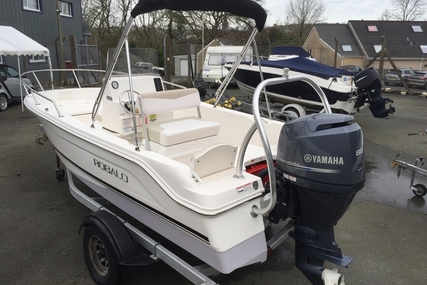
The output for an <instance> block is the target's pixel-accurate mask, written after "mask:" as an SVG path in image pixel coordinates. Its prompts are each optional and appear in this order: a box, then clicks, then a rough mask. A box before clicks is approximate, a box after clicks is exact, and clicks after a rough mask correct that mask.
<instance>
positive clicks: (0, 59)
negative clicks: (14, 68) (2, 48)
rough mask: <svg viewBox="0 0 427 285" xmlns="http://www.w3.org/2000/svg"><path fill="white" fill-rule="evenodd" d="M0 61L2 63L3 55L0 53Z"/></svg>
mask: <svg viewBox="0 0 427 285" xmlns="http://www.w3.org/2000/svg"><path fill="white" fill-rule="evenodd" d="M0 63H3V56H2V55H0Z"/></svg>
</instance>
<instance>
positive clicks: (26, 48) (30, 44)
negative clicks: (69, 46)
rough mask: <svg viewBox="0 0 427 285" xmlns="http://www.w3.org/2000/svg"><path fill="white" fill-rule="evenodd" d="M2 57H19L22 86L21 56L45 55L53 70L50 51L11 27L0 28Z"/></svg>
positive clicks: (0, 54)
mask: <svg viewBox="0 0 427 285" xmlns="http://www.w3.org/2000/svg"><path fill="white" fill-rule="evenodd" d="M2 55H11V56H18V70H19V80H20V82H21V85H22V78H21V63H20V60H19V57H20V56H21V55H24V56H25V55H44V56H45V57H47V58H48V62H49V67H50V69H52V63H51V61H50V52H49V50H48V49H47V48H46V47H44V46H42V45H41V44H39V43H38V42H36V41H35V40H33V39H31V38H30V37H28V36H26V35H25V34H23V33H21V32H20V31H18V30H17V29H15V28H13V27H10V26H0V56H2ZM51 78H52V73H51ZM52 80H53V79H52ZM22 98H23V94H22V88H21V99H22ZM21 101H22V100H21ZM21 104H22V111H24V103H23V102H22V103H21Z"/></svg>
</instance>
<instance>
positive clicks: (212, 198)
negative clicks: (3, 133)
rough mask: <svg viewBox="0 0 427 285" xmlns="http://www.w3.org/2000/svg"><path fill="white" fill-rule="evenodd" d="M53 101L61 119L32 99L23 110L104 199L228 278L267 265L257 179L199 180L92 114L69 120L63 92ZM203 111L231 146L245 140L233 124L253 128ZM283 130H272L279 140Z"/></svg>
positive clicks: (232, 116) (233, 115)
mask: <svg viewBox="0 0 427 285" xmlns="http://www.w3.org/2000/svg"><path fill="white" fill-rule="evenodd" d="M64 92H68V93H66V94H68V95H67V98H71V97H73V98H75V97H78V93H79V91H77V92H76V93H75V95H73V96H69V95H70V93H69V92H71V91H70V90H67V91H64ZM49 93H51V94H50V95H52V96H51V97H53V99H55V100H56V102H57V103H59V104H58V105H59V106H60V109H61V106H63V108H62V111H63V114H64V116H63V117H59V116H58V114H57V112H56V110H55V108H53V107H52V104H51V103H50V102H48V101H45V102H42V104H39V105H37V104H35V101H34V99H33V98H32V96H34V95H29V96H28V98H26V100H25V105H26V107H27V108H29V109H30V110H31V111H32V112H33V113H34V114H35V115H36V116H37V117H38V118H39V120H40V122H41V124H42V125H43V127H44V129H45V132H46V134H47V136H48V138H49V140H50V141H51V142H52V144H53V145H54V147H55V150H56V152H57V154H58V156H59V157H60V158H61V161H62V162H63V163H64V164H65V166H66V167H67V168H68V169H70V170H71V172H73V173H75V174H76V175H77V176H78V177H79V178H80V179H81V180H82V181H83V182H84V183H86V184H87V185H88V186H89V187H90V188H92V189H93V190H95V191H96V192H97V193H98V194H99V195H100V196H102V197H104V198H105V199H107V200H108V201H110V202H111V203H113V204H114V205H116V206H118V207H119V208H120V209H122V210H124V211H125V212H127V213H128V214H130V215H131V216H133V217H134V218H135V219H137V220H139V221H140V222H142V223H143V224H145V225H147V226H149V227H150V228H152V229H153V230H155V231H156V232H159V233H160V234H162V235H164V236H165V237H166V238H168V239H170V240H171V241H173V242H174V243H176V244H177V245H179V246H181V247H182V248H184V249H186V250H187V251H189V252H190V253H192V254H193V255H195V256H196V257H198V258H199V259H201V260H203V261H204V262H206V263H207V264H209V265H211V266H212V267H214V268H215V269H217V270H218V271H220V272H222V273H229V272H231V271H233V270H235V269H236V268H240V267H242V266H245V265H248V264H252V263H258V262H263V261H265V260H266V256H267V246H266V240H265V236H264V220H263V217H262V216H257V217H253V216H252V215H251V209H252V207H253V206H257V207H260V201H261V199H262V196H261V193H262V192H263V191H264V189H263V187H258V189H255V188H253V186H252V185H254V183H255V184H257V185H259V186H261V185H262V183H261V181H260V178H259V177H256V176H254V175H251V174H249V173H244V175H243V177H241V178H235V177H233V176H234V175H235V170H234V169H231V170H228V171H223V172H222V173H220V174H217V175H213V177H212V176H211V177H206V178H202V179H200V178H197V177H196V178H195V177H194V172H192V171H191V169H190V167H189V166H188V165H185V164H183V163H182V162H180V161H177V160H174V159H170V158H168V157H165V156H163V155H161V154H158V153H156V152H154V151H146V150H140V151H136V150H135V146H134V145H133V144H132V143H129V142H128V141H127V140H125V139H123V138H120V137H118V136H117V135H115V134H111V133H110V132H108V131H106V130H104V129H103V128H102V126H101V122H99V121H97V122H96V123H95V126H94V128H92V127H91V125H90V123H85V122H83V121H84V119H83V118H84V117H85V116H86V117H88V115H87V114H86V115H84V114H82V112H77V113H79V115H74V116H73V115H70V114H69V113H68V114H67V113H65V112H66V111H67V107H66V106H68V108H69V106H70V105H72V104H75V105H80V106H81V105H82V104H79V100H76V101H75V102H72V100H68V99H66V100H61V99H60V97H61V96H62V95H61V92H59V93H55V91H51V92H49V91H47V92H45V93H44V95H45V96H49ZM64 94H65V93H64ZM86 95H89V96H87V97H90V94H86ZM92 96H93V95H92ZM67 101H68V102H67ZM66 103H69V104H68V105H67V104H66ZM202 107H203V108H202V111H205V112H203V113H204V117H208V118H209V119H212V118H213V117H217V118H218V120H219V122H220V123H221V124H224V127H222V128H223V130H222V131H223V133H221V134H220V138H222V137H229V138H230V139H231V140H230V142H231V141H233V143H236V142H237V141H239V140H241V136H240V135H238V136H233V135H230V134H231V133H234V134H236V128H235V127H234V126H230V128H229V129H228V130H227V127H225V125H226V124H227V123H228V124H229V122H230V121H234V122H236V123H238V122H240V126H241V130H240V131H242V132H245V131H246V130H245V128H247V127H248V126H250V124H252V120H251V119H250V117H251V116H249V115H247V114H244V113H240V112H236V111H231V110H225V109H219V108H213V106H211V105H204V106H202ZM86 120H87V119H86ZM244 122H246V123H244ZM245 124H246V125H247V126H245ZM229 125H230V124H229ZM281 125H282V123H279V122H276V123H271V126H270V128H272V129H273V130H274V131H275V132H277V133H276V136H278V134H279V130H280V127H281ZM237 138H238V139H237ZM236 139H237V141H236ZM277 139H278V138H277V137H276V138H274V137H273V141H274V140H277ZM254 140H255V142H256V141H257V139H256V138H255V139H254ZM253 147H255V148H256V149H260V147H259V146H257V147H256V146H253ZM262 155H263V154H258V153H257V154H256V155H253V156H252V158H251V160H252V161H259V160H262V159H263V157H262ZM215 176H217V177H215ZM204 181H206V182H204ZM248 249H250V250H248Z"/></svg>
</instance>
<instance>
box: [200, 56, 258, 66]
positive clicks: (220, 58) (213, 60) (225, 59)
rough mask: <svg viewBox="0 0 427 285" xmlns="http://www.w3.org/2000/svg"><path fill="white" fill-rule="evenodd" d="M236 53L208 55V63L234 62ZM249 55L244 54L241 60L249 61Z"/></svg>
mask: <svg viewBox="0 0 427 285" xmlns="http://www.w3.org/2000/svg"><path fill="white" fill-rule="evenodd" d="M238 56H239V55H238V54H211V55H210V56H209V60H208V65H223V64H225V63H227V62H235V61H236V59H237V57H238ZM250 60H251V55H250V54H246V55H245V57H244V58H243V60H242V61H250Z"/></svg>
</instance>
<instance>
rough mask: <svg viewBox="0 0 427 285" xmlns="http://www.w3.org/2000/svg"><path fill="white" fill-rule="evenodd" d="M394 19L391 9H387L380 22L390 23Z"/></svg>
mask: <svg viewBox="0 0 427 285" xmlns="http://www.w3.org/2000/svg"><path fill="white" fill-rule="evenodd" d="M392 19H393V16H392V14H391V12H390V10H389V9H385V10H384V11H383V13H382V14H381V17H380V19H379V20H380V21H390V20H392Z"/></svg>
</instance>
